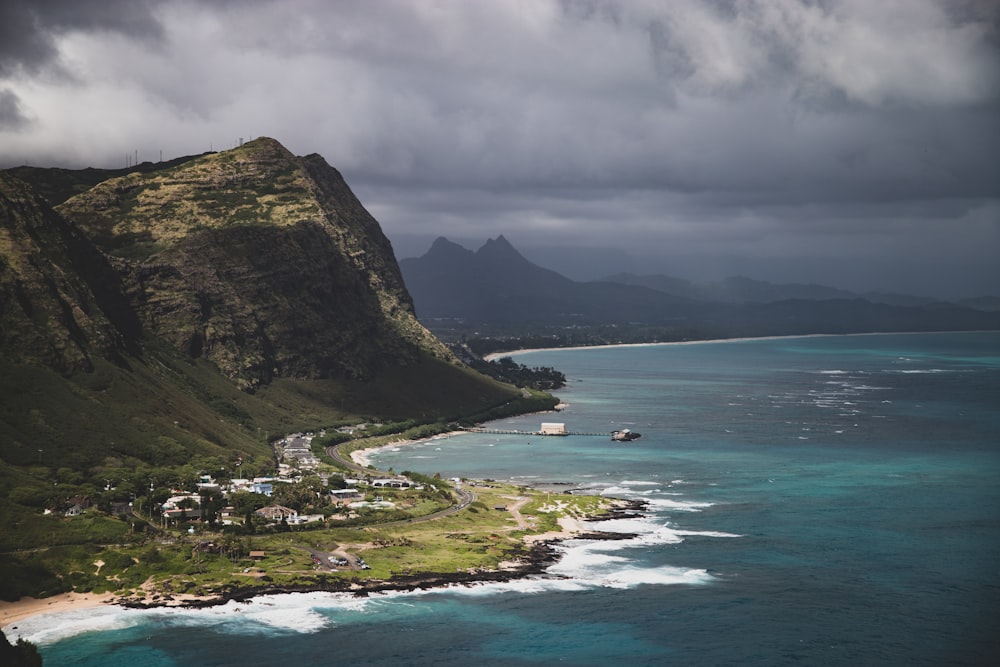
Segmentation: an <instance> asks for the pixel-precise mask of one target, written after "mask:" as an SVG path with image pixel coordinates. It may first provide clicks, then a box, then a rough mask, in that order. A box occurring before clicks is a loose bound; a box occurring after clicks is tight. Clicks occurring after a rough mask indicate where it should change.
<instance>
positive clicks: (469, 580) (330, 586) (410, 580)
mask: <svg viewBox="0 0 1000 667" xmlns="http://www.w3.org/2000/svg"><path fill="white" fill-rule="evenodd" d="M645 509H646V505H645V503H644V502H643V501H641V500H625V499H615V502H614V504H613V505H612V506H611V507H609V508H608V509H607V510H606V511H605V512H604V513H603V514H600V515H594V516H586V517H582V518H577V517H563V518H562V519H560V522H559V523H560V528H561V530H559V531H550V532H546V533H539V534H535V535H526V536H524V538H523V541H524V547H525V551H524V552H523V553H522V554H520V555H518V556H516V558H515V559H514V560H505V561H502V562H500V563H499V564H498V565H497V566H496V567H495V568H493V569H482V568H470V569H468V570H462V571H458V572H418V573H414V574H400V575H394V576H392V577H390V578H388V579H365V580H361V581H358V580H355V579H338V580H330V579H324V580H319V581H316V582H315V583H310V584H302V585H269V584H264V585H248V586H239V587H229V588H223V589H221V590H220V591H219V592H218V593H217V594H214V595H208V596H196V595H187V594H180V595H163V596H157V597H156V598H155V599H153V600H150V601H145V600H142V599H134V598H128V597H125V596H122V595H118V594H116V593H76V592H71V593H61V594H59V595H54V596H52V597H50V598H31V597H24V598H21V599H20V600H17V601H15V602H9V601H0V632H3V633H4V634H5V635H7V636H8V639H12V638H14V637H15V636H16V635H15V634H14V633H11V632H10V631H12V630H13V631H16V630H17V629H18V625H17V624H18V623H20V622H22V621H24V620H26V619H28V618H30V617H33V616H41V615H48V614H59V613H63V612H68V611H78V610H81V609H89V608H94V607H100V606H105V605H111V606H117V607H121V608H122V609H167V608H171V609H204V608H209V607H216V606H220V605H224V604H227V603H229V602H240V603H247V604H249V603H251V602H252V601H253V598H256V597H260V596H264V595H280V594H285V593H318V592H322V593H346V594H350V595H353V596H355V597H367V596H369V595H371V594H373V593H383V592H390V591H394V592H412V591H416V590H429V589H436V588H440V589H446V588H448V587H451V586H475V585H477V584H485V583H504V582H510V581H515V580H518V579H524V578H527V577H530V576H534V575H541V574H544V573H545V570H546V569H547V568H548V567H549V566H550V565H552V564H553V563H555V562H557V561H558V560H559V558H560V555H559V552H558V551H556V549H555V548H554V545H556V544H559V543H561V542H563V541H566V540H572V539H592V540H620V539H626V538H629V537H634V535H632V534H630V533H608V532H602V531H590V530H587V527H586V525H585V524H586V522H588V521H605V520H608V519H613V518H638V517H639V516H640V515H639V514H638V512H643V511H645Z"/></svg>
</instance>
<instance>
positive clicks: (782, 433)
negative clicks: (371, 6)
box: [8, 333, 1000, 667]
mask: <svg viewBox="0 0 1000 667" xmlns="http://www.w3.org/2000/svg"><path fill="white" fill-rule="evenodd" d="M514 356H515V359H516V360H517V361H519V362H520V363H524V364H527V365H529V366H552V367H555V368H558V369H559V370H561V371H563V372H564V373H565V374H566V375H567V377H568V378H569V385H568V386H567V387H566V388H565V389H562V390H559V391H558V392H556V393H557V394H558V395H559V396H560V398H561V399H562V400H563V401H564V402H565V403H566V404H567V407H565V409H564V410H562V412H561V413H559V414H545V415H526V416H521V417H517V418H513V419H507V420H503V421H501V422H497V423H494V424H493V426H496V427H498V428H505V429H518V430H536V429H538V428H539V424H540V422H542V421H560V422H565V423H566V425H567V428H568V429H569V430H570V431H574V432H609V431H611V430H614V429H620V428H630V429H632V430H634V431H638V432H640V433H642V438H641V439H639V440H636V441H633V442H630V443H616V442H612V441H611V440H610V438H605V437H588V436H567V437H528V436H504V435H487V434H466V435H461V436H456V437H450V438H440V439H432V440H428V441H426V442H421V443H416V444H412V445H407V446H402V447H391V448H386V449H383V450H379V451H377V452H375V453H373V454H372V462H373V463H374V464H375V465H377V466H379V467H381V468H389V467H392V468H394V469H395V470H415V471H420V472H424V473H427V474H435V473H440V474H441V475H443V476H445V477H454V476H467V477H477V478H494V479H510V480H517V481H520V482H521V483H524V484H537V485H548V484H554V483H564V484H565V486H557V487H553V488H555V489H557V490H559V489H564V488H565V489H578V490H579V491H580V492H584V491H585V492H588V493H594V494H605V495H609V496H617V497H623V498H635V499H642V500H644V501H646V503H647V504H648V511H647V512H646V514H645V516H643V517H641V518H637V519H619V520H614V521H606V522H600V523H597V524H595V526H594V527H595V528H596V529H600V530H609V531H616V532H622V533H628V534H630V535H632V536H631V537H629V538H628V539H623V540H615V541H591V540H572V541H568V542H566V543H564V544H562V545H561V546H560V547H559V551H560V552H561V555H562V557H561V559H560V560H559V561H558V562H557V563H556V564H554V565H552V566H551V567H550V568H549V570H548V571H547V572H546V574H545V575H543V576H539V577H534V578H531V579H524V580H520V581H515V582H510V583H503V584H484V585H481V586H473V587H463V588H456V589H447V590H438V591H428V592H418V593H392V594H386V595H372V596H371V597H368V598H362V599H355V598H351V597H346V596H342V595H334V594H323V593H312V594H292V595H276V596H267V597H261V598H258V599H256V600H254V602H253V603H252V604H248V605H240V610H241V611H240V613H238V614H237V613H233V612H234V606H235V605H227V606H223V607H216V608H212V609H207V610H155V609H154V610H122V609H119V608H113V607H112V608H99V609H87V610H79V611H70V612H65V613H62V614H58V615H49V616H36V617H33V618H31V619H28V620H27V621H24V622H21V623H20V624H19V626H18V630H17V631H10V630H8V636H13V637H16V636H18V635H20V636H24V637H25V638H27V639H29V640H31V641H34V642H36V643H37V644H39V646H40V650H41V652H42V655H43V658H44V660H45V664H46V665H49V666H52V665H95V666H97V665H100V666H101V667H114V666H118V665H144V666H150V667H154V666H160V665H162V666H168V665H170V666H173V665H184V666H189V665H244V666H249V665H271V664H282V663H286V664H289V663H293V662H294V664H301V665H436V666H449V665H463V666H467V665H498V666H499V665H512V666H514V665H524V666H528V665H556V664H558V665H581V666H582V665H609V664H615V665H619V666H622V667H624V666H631V665H635V666H643V665H769V666H773V665H995V664H1000V483H998V473H1000V333H962V334H909V335H896V334H887V335H868V336H817V337H804V338H777V339H759V340H741V341H728V342H711V343H698V344H683V345H651V346H624V347H608V348H590V349H572V350H540V351H533V352H525V353H520V354H517V355H514ZM555 492H556V491H553V493H555Z"/></svg>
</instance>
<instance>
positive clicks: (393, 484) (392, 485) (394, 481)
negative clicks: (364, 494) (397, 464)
mask: <svg viewBox="0 0 1000 667" xmlns="http://www.w3.org/2000/svg"><path fill="white" fill-rule="evenodd" d="M412 485H413V483H412V482H411V481H410V480H408V479H407V478H405V477H388V478H382V479H376V480H374V481H372V486H373V487H383V488H389V489H408V488H410V486H412Z"/></svg>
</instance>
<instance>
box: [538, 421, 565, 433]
mask: <svg viewBox="0 0 1000 667" xmlns="http://www.w3.org/2000/svg"><path fill="white" fill-rule="evenodd" d="M538 435H569V434H568V433H566V424H563V423H562V422H542V428H541V430H540V431H538Z"/></svg>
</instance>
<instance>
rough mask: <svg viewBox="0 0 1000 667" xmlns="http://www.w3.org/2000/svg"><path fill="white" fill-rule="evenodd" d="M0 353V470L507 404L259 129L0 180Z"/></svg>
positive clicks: (160, 454) (336, 195)
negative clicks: (194, 147)
mask: <svg viewBox="0 0 1000 667" xmlns="http://www.w3.org/2000/svg"><path fill="white" fill-rule="evenodd" d="M0 345H2V349H0V353H2V354H0V406H2V409H0V477H4V476H5V475H6V472H5V471H6V470H7V468H6V466H7V465H8V464H13V465H16V466H25V465H30V464H42V463H46V460H45V459H47V458H52V459H53V461H58V466H66V467H70V468H73V467H79V468H82V467H93V466H99V465H113V466H119V465H121V463H122V462H123V461H135V460H142V461H145V462H148V463H150V464H153V465H164V464H168V465H180V464H182V463H183V462H185V461H189V460H191V458H192V457H193V456H196V455H197V454H199V453H201V454H205V453H208V454H210V455H211V456H216V457H222V459H221V460H231V459H232V458H239V456H244V455H245V456H252V457H271V456H273V454H272V453H271V452H270V449H269V447H268V446H267V442H266V441H267V434H268V433H276V432H287V431H291V430H296V429H303V428H315V429H319V428H322V427H324V426H329V425H333V424H339V423H343V422H345V421H346V420H351V421H353V422H355V423H356V421H357V420H363V419H366V418H372V417H378V418H381V419H387V420H411V419H412V420H417V421H421V422H426V421H431V420H447V419H455V418H460V417H464V416H468V415H472V414H479V413H481V412H484V411H488V410H491V409H493V408H497V407H498V406H511V405H512V404H514V403H517V401H518V400H519V396H520V392H519V391H518V390H517V389H516V388H514V387H512V386H509V385H504V384H501V383H498V382H495V381H493V380H491V379H489V378H487V377H485V376H482V375H480V374H478V373H476V372H474V371H472V370H471V369H470V368H468V367H466V366H464V365H462V364H461V363H459V362H458V361H457V360H456V359H455V357H454V356H453V355H452V354H451V353H450V352H449V351H448V349H447V348H446V347H445V346H444V345H443V344H442V343H441V342H440V341H438V340H437V339H436V338H435V337H434V336H433V335H431V334H430V333H429V332H428V331H427V330H426V329H425V328H424V327H423V326H422V325H421V324H420V323H419V322H418V321H417V319H416V316H415V314H414V308H413V303H412V301H411V298H410V295H409V293H408V292H407V290H406V287H405V286H404V285H403V279H402V275H401V273H400V270H399V267H398V265H397V264H396V260H395V258H394V255H393V252H392V247H391V245H390V243H389V241H388V240H387V239H386V237H385V236H384V235H383V234H382V231H381V229H380V228H379V225H378V223H377V222H376V221H375V219H374V218H373V217H372V216H371V215H370V214H369V213H368V212H367V211H366V210H365V209H364V207H363V206H362V205H361V202H359V201H358V199H357V198H356V197H355V196H354V194H353V193H352V192H351V190H350V188H349V187H348V186H347V184H346V183H345V182H344V179H343V178H342V177H341V175H340V174H339V173H338V172H337V171H336V170H335V169H334V168H333V167H331V166H330V165H329V164H327V163H326V161H325V160H324V159H323V158H321V157H320V156H318V155H308V156H305V157H296V156H294V155H292V154H291V153H290V152H288V151H287V150H286V149H285V148H284V147H283V146H282V145H281V144H279V143H278V142H277V141H275V140H273V139H267V138H261V139H257V140H254V141H251V142H248V143H245V144H243V145H242V146H240V147H239V148H234V149H232V150H229V151H225V152H221V153H208V154H204V155H199V156H192V157H189V158H179V159H177V160H174V161H172V162H169V163H162V164H151V163H146V164H142V165H138V166H137V167H136V168H135V169H134V170H99V169H83V170H75V171H74V170H66V169H42V168H32V167H19V168H17V169H12V170H7V171H0ZM505 409H507V408H505ZM509 409H511V410H515V409H517V408H509ZM43 450H44V452H45V457H43V456H42V452H43ZM54 469H55V467H53V470H54ZM44 486H45V485H44V484H43V487H44ZM50 487H51V484H49V485H48V487H46V488H50ZM2 497H3V496H2V490H0V510H2V509H3V507H2Z"/></svg>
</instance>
